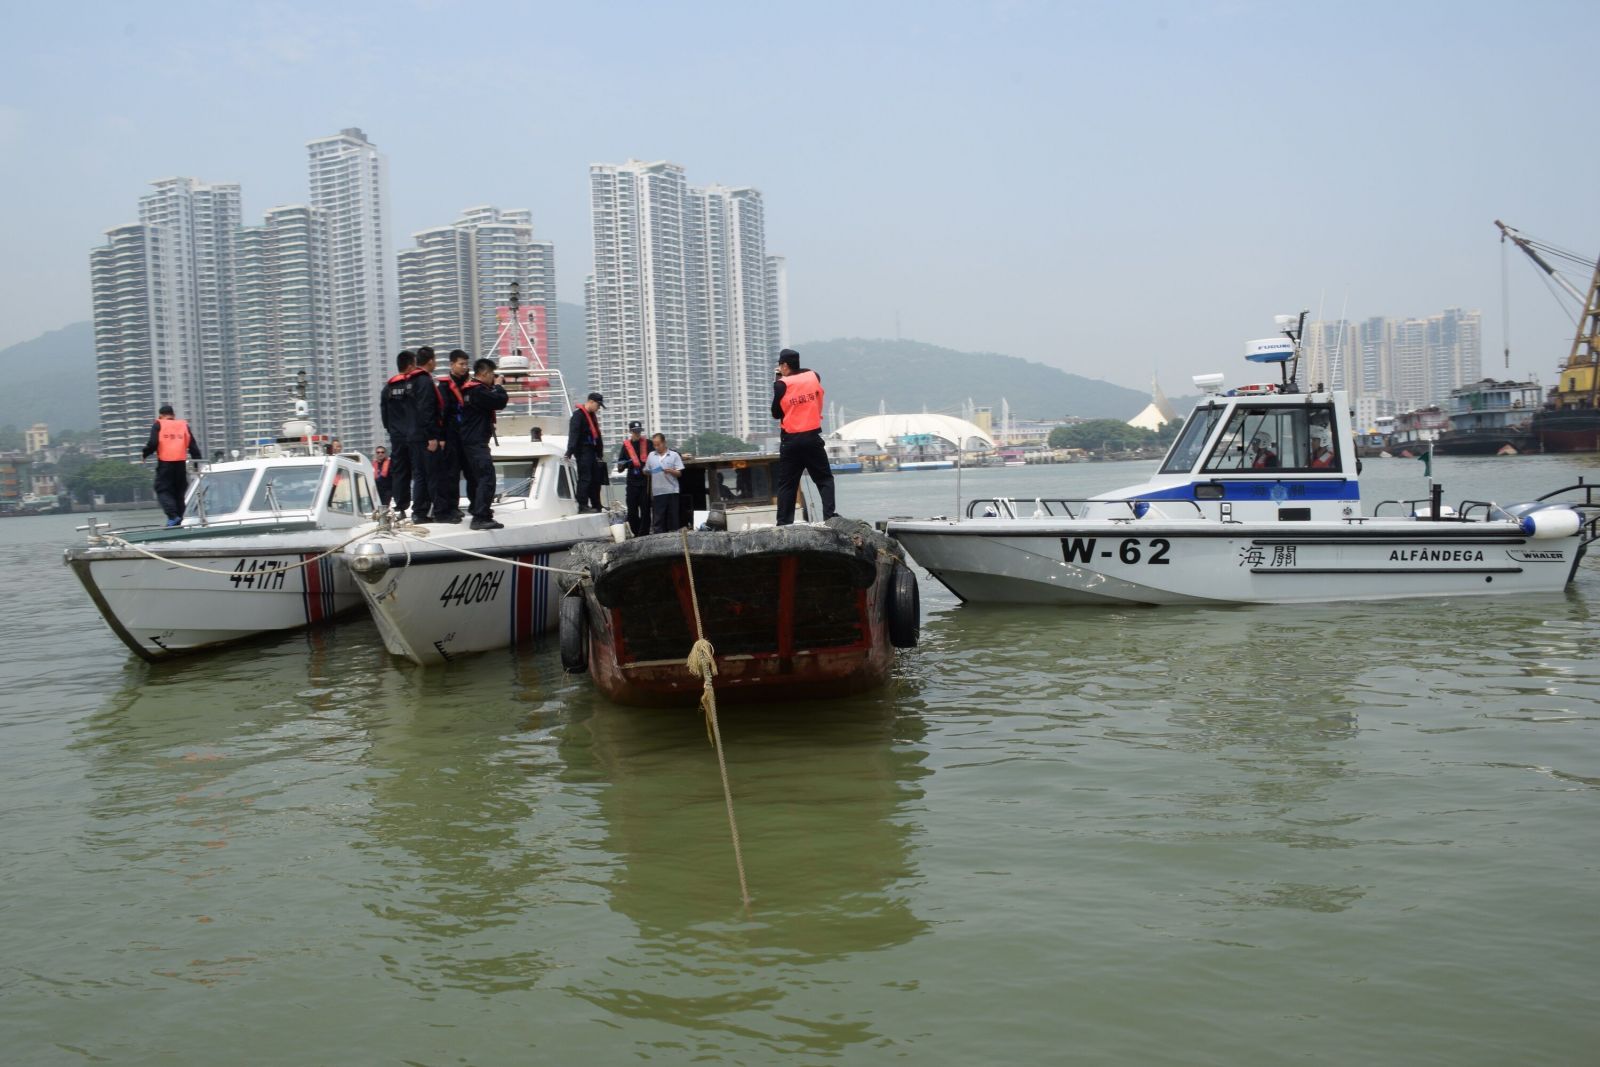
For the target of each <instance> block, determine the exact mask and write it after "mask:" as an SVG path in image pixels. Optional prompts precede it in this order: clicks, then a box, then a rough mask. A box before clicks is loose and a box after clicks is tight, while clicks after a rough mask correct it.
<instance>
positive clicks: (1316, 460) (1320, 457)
mask: <svg viewBox="0 0 1600 1067" xmlns="http://www.w3.org/2000/svg"><path fill="white" fill-rule="evenodd" d="M1311 465H1312V466H1313V467H1331V466H1333V449H1331V448H1324V449H1320V450H1318V451H1317V452H1316V454H1314V455H1313V456H1312V457H1311Z"/></svg>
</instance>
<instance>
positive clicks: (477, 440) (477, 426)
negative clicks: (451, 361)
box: [459, 359, 508, 530]
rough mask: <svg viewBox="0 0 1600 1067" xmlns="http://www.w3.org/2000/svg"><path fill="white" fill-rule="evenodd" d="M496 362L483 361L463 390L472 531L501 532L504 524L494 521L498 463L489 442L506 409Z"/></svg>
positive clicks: (463, 437) (464, 455) (462, 430)
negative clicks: (499, 414) (497, 418)
mask: <svg viewBox="0 0 1600 1067" xmlns="http://www.w3.org/2000/svg"><path fill="white" fill-rule="evenodd" d="M494 370H495V362H494V360H492V359H480V360H478V362H476V363H474V364H473V365H472V377H470V378H468V379H467V381H466V384H465V385H463V386H462V387H461V423H460V427H461V428H460V436H459V440H460V443H461V467H462V469H463V470H464V471H466V475H467V484H468V485H469V486H471V487H472V488H471V504H470V507H471V510H472V528H473V529H474V530H498V529H500V528H501V527H502V526H503V525H504V523H499V522H496V521H495V518H494V485H495V480H494V460H493V458H492V457H491V456H490V455H489V439H490V438H491V437H493V436H494V418H495V412H497V411H499V410H500V409H501V408H503V407H505V406H506V401H507V399H508V398H507V397H506V391H505V389H504V387H502V386H501V385H500V384H499V383H498V382H497V381H495V373H494Z"/></svg>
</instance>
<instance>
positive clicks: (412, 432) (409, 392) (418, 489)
mask: <svg viewBox="0 0 1600 1067" xmlns="http://www.w3.org/2000/svg"><path fill="white" fill-rule="evenodd" d="M394 363H395V375H394V377H392V378H390V379H389V380H388V381H387V382H384V383H383V394H382V398H381V399H380V401H379V403H378V413H379V415H380V416H381V417H382V419H383V428H384V429H385V430H388V431H389V454H390V456H391V457H392V460H393V462H392V464H391V467H390V477H391V478H392V479H393V482H394V510H395V511H396V512H397V513H398V514H402V515H403V514H405V511H406V509H407V508H409V507H411V506H412V504H413V501H414V502H415V504H416V508H417V513H419V514H426V513H428V512H429V511H430V510H431V509H432V507H433V496H432V494H431V492H429V490H428V488H427V483H426V481H425V479H426V477H427V463H426V460H425V459H424V458H423V457H424V456H426V455H427V450H426V442H427V441H428V440H429V438H428V437H427V436H426V435H427V434H428V432H429V430H428V428H427V427H426V426H424V425H422V424H421V423H420V422H419V417H418V412H419V407H420V401H419V400H418V398H417V396H416V394H417V393H418V391H419V386H420V387H421V388H422V389H424V390H425V391H426V392H427V393H428V395H430V396H431V395H432V394H433V390H432V389H431V388H428V383H426V382H420V383H419V381H418V379H419V378H421V377H422V376H423V374H424V372H423V371H422V370H421V369H420V368H419V367H418V366H417V365H416V364H417V354H416V353H415V352H411V351H409V350H408V351H405V352H401V353H400V354H399V355H398V356H396V357H395V361H394Z"/></svg>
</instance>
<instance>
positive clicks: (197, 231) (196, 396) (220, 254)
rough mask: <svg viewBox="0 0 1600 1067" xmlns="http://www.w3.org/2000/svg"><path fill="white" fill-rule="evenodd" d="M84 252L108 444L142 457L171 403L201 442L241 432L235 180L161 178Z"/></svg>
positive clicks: (213, 443)
mask: <svg viewBox="0 0 1600 1067" xmlns="http://www.w3.org/2000/svg"><path fill="white" fill-rule="evenodd" d="M151 186H152V190H153V191H151V192H149V193H146V194H145V195H143V196H141V197H140V198H139V221H138V222H137V223H133V224H129V225H124V226H117V227H113V228H112V229H110V230H107V231H106V238H107V241H106V244H105V245H103V246H101V247H100V248H96V249H92V250H91V251H90V253H89V280H90V290H91V293H92V301H93V306H94V324H95V364H96V379H97V393H98V400H99V408H100V427H101V441H102V447H103V450H104V452H105V454H106V455H108V456H112V457H116V458H119V459H130V460H131V459H137V458H138V456H139V449H140V448H141V446H143V444H144V442H145V438H146V436H147V435H148V433H149V430H150V423H151V422H153V421H154V420H155V417H156V409H157V407H158V406H160V405H161V404H164V403H170V404H172V405H173V407H174V408H176V409H177V412H178V417H179V418H181V419H184V420H186V421H187V422H188V423H189V424H190V426H191V427H192V428H193V432H194V435H195V440H197V441H198V442H200V445H201V447H202V448H204V449H208V450H214V449H218V448H226V447H228V446H229V445H230V444H231V443H232V442H233V441H235V440H237V437H238V414H239V406H238V379H237V370H238V368H237V362H236V360H235V358H234V350H235V337H234V323H233V242H234V235H235V233H236V231H237V230H238V228H239V222H240V207H239V186H238V185H236V184H220V185H208V184H206V183H204V182H201V181H198V180H196V179H194V178H163V179H161V180H159V181H155V182H152V183H151Z"/></svg>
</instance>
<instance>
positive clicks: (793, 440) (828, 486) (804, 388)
mask: <svg viewBox="0 0 1600 1067" xmlns="http://www.w3.org/2000/svg"><path fill="white" fill-rule="evenodd" d="M822 398H823V392H822V378H821V376H820V375H818V374H817V372H816V371H814V370H803V369H801V367H800V353H798V352H796V351H795V350H794V349H792V348H785V349H784V350H783V351H782V352H779V353H778V379H777V381H776V382H774V383H773V386H772V417H773V418H775V419H778V420H780V421H779V424H778V425H779V427H780V428H781V432H780V434H779V441H780V443H779V445H778V525H779V526H788V525H789V524H790V523H792V522H794V499H795V496H796V495H797V494H798V493H799V492H800V475H801V474H810V475H811V480H812V481H813V482H814V483H816V486H817V494H818V495H819V496H821V497H822V517H823V518H824V519H829V518H832V517H833V516H834V514H835V512H834V510H833V468H832V467H831V466H829V464H828V449H827V446H826V445H824V444H823V443H822V402H823V400H822Z"/></svg>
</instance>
